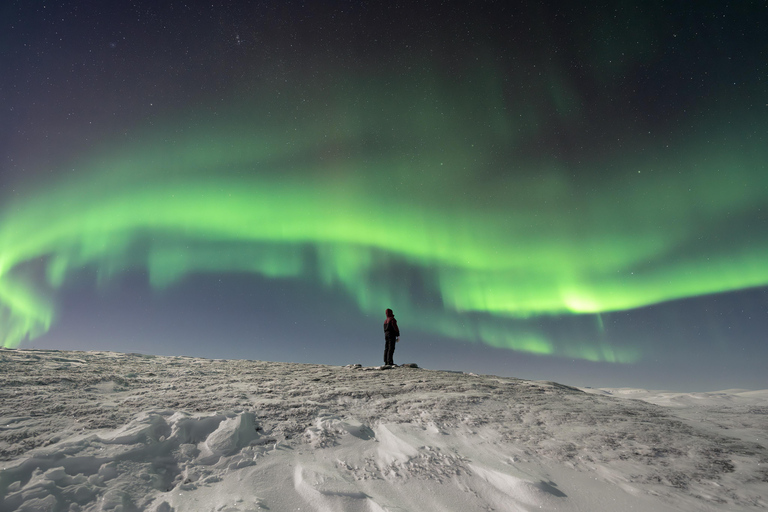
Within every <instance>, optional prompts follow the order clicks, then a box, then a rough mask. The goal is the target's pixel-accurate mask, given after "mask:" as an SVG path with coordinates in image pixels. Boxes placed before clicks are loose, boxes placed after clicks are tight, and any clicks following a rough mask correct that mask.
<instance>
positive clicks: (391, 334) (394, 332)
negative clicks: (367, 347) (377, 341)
mask: <svg viewBox="0 0 768 512" xmlns="http://www.w3.org/2000/svg"><path fill="white" fill-rule="evenodd" d="M386 314H387V319H386V320H384V341H385V342H386V345H385V347H384V364H388V365H394V364H395V362H394V360H393V357H394V355H395V343H397V342H398V341H400V339H399V338H400V329H398V328H397V320H395V314H394V313H393V312H392V310H391V309H387V311H386Z"/></svg>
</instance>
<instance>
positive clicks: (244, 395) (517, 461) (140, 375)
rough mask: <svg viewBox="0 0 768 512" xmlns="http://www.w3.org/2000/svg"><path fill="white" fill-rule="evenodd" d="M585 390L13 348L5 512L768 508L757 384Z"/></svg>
mask: <svg viewBox="0 0 768 512" xmlns="http://www.w3.org/2000/svg"><path fill="white" fill-rule="evenodd" d="M587 391H589V392H588V393H586V392H584V391H583V390H579V389H575V388H572V387H568V386H563V385H561V384H556V383H553V382H532V381H523V380H519V379H512V378H500V377H494V376H478V375H466V374H459V373H455V372H440V371H430V370H424V369H419V368H409V367H401V368H387V369H386V371H376V370H373V371H371V370H370V369H367V368H363V367H359V366H354V365H351V366H348V367H332V366H320V365H305V364H289V363H267V362H260V361H225V360H206V359H199V358H187V357H160V356H144V355H140V354H119V353H107V352H59V351H41V350H9V349H2V350H0V512H7V511H17V510H18V511H33V510H41V511H42V510H45V511H53V512H58V511H68V512H77V511H115V512H129V511H148V512H174V511H186V510H194V511H198V510H200V511H208V510H210V511H218V512H237V511H257V510H314V511H404V510H407V511H425V512H430V511H438V510H441V511H443V510H457V511H458V510H462V511H466V510H508V511H529V510H560V511H576V510H628V509H633V508H634V509H636V510H656V511H665V510H670V511H671V510H723V509H727V510H759V509H765V508H766V507H768V501H766V499H765V498H764V496H768V449H766V443H765V437H766V436H767V435H768V415H767V414H766V411H767V409H768V394H766V393H765V392H744V391H743V390H736V391H734V392H733V393H729V392H720V393H717V394H712V395H711V396H703V395H702V394H692V395H691V397H688V398H686V397H681V396H680V394H674V396H672V395H673V394H668V395H665V394H664V393H659V392H645V391H643V390H632V392H630V391H628V390H627V391H626V392H622V391H621V390H587ZM624 396H628V397H630V398H625V397H624ZM669 396H671V397H672V398H669ZM636 398H642V400H638V399H636ZM654 401H655V402H656V404H655V403H650V402H654ZM667 403H669V405H667ZM657 404H664V405H657ZM713 417H714V418H716V421H711V420H710V419H711V418H713ZM729 418H730V419H729Z"/></svg>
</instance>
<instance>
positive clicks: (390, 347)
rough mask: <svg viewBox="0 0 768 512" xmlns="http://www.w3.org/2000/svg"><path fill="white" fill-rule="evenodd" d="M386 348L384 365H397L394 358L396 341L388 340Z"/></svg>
mask: <svg viewBox="0 0 768 512" xmlns="http://www.w3.org/2000/svg"><path fill="white" fill-rule="evenodd" d="M386 342H387V344H386V347H385V349H384V364H395V363H394V361H393V357H394V354H395V340H394V339H392V338H386Z"/></svg>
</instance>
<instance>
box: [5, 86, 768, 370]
mask: <svg viewBox="0 0 768 512" xmlns="http://www.w3.org/2000/svg"><path fill="white" fill-rule="evenodd" d="M547 80H549V81H550V82H551V83H550V84H549V85H550V89H549V90H552V91H553V93H552V97H551V98H548V99H547V98H545V99H541V101H543V102H548V103H547V105H549V106H550V107H551V106H553V105H554V107H552V108H555V110H557V108H564V107H563V105H565V104H567V103H570V102H572V101H573V100H572V99H571V98H572V97H573V93H572V91H569V89H568V88H567V87H566V86H564V85H563V84H562V83H559V82H558V81H557V80H556V78H555V75H552V76H550V77H549V78H547ZM482 83H485V84H487V85H486V86H485V89H487V95H477V94H474V93H473V92H474V87H475V84H471V86H470V84H463V85H462V84H459V85H455V86H443V88H440V87H438V86H432V88H427V89H426V91H427V92H425V93H424V95H423V96H420V97H418V98H414V99H413V100H411V101H405V102H403V101H401V100H400V99H401V98H403V97H407V96H406V95H405V94H403V93H402V91H399V92H398V91H397V90H394V91H391V90H390V91H386V92H389V93H390V94H384V92H385V91H381V90H379V91H377V90H376V86H375V85H371V84H369V86H368V88H369V89H370V90H368V92H367V95H368V97H369V98H370V101H368V102H367V103H365V105H363V106H357V107H356V109H352V108H346V109H341V108H337V107H338V106H339V105H340V104H344V105H347V104H348V103H349V102H348V101H344V100H343V99H341V98H336V99H335V101H331V100H333V98H331V100H328V99H327V98H326V100H328V101H327V102H328V103H330V104H331V107H332V108H321V107H317V108H315V110H312V111H311V112H309V113H305V114H302V115H301V117H300V118H299V119H298V121H296V120H293V119H291V118H289V116H288V115H287V114H286V115H285V118H284V119H281V118H272V119H271V120H270V122H269V123H268V122H266V121H259V119H261V117H260V116H262V115H263V111H262V110H260V107H258V106H256V105H254V106H251V107H249V108H247V109H246V108H244V109H243V110H245V111H248V112H249V113H250V116H249V117H248V118H247V119H244V118H243V116H238V115H236V114H232V115H231V118H230V119H229V121H228V122H227V123H224V124H223V125H215V126H210V127H208V128H207V129H198V130H197V131H196V132H195V133H188V134H187V135H185V136H184V138H172V137H170V136H165V137H163V136H161V135H162V134H159V133H153V134H150V136H149V137H148V138H147V140H148V141H161V142H145V143H136V144H133V145H131V147H129V148H127V149H126V148H122V149H114V150H110V149H104V150H102V154H101V156H98V155H91V156H90V157H89V158H88V159H87V160H85V161H83V162H82V163H80V164H79V165H78V172H77V173H76V175H75V176H74V177H69V178H68V179H67V180H65V181H62V182H60V183H55V184H50V185H49V186H47V187H43V188H39V189H37V190H32V191H30V192H28V193H26V194H25V195H24V196H23V197H22V198H21V199H16V200H11V201H5V202H4V203H3V204H4V206H3V208H2V211H1V212H0V320H1V321H2V323H0V339H1V340H2V343H3V346H5V347H9V346H16V345H18V344H19V343H20V342H21V341H23V340H24V339H25V338H27V337H29V338H32V337H35V336H38V335H40V334H42V333H44V332H46V331H47V330H48V329H49V328H50V327H51V323H52V321H53V319H54V316H55V314H54V306H53V296H54V295H55V293H54V291H55V290H56V289H58V288H60V287H62V286H64V285H65V284H66V282H67V279H68V278H69V277H70V276H71V275H72V271H73V270H78V269H83V268H86V269H89V268H92V269H95V270H96V272H97V273H98V276H99V278H100V279H108V278H109V277H110V276H112V275H115V274H117V273H120V272H122V271H124V270H126V269H128V268H146V269H147V270H148V272H149V275H150V282H151V284H152V285H153V286H154V287H157V288H160V287H165V286H170V285H172V284H173V283H174V282H176V281H178V280H180V279H182V278H184V277H185V276H187V275H189V274H192V273H197V272H252V273H256V274H261V275H264V276H268V277H292V278H301V279H312V280H314V281H316V282H319V283H321V284H323V285H325V286H328V287H340V288H342V289H344V290H345V291H347V292H348V293H349V294H350V296H352V297H353V298H354V300H355V301H356V302H357V304H358V305H359V307H360V309H361V310H362V311H365V312H369V313H375V314H378V313H380V310H382V309H383V307H385V306H390V305H391V306H392V307H393V308H395V309H396V310H398V309H399V310H402V309H403V308H407V310H408V311H411V312H413V313H411V314H410V315H411V317H412V318H413V320H412V323H411V325H413V326H415V327H416V328H417V329H420V330H423V331H428V332H435V333H440V334H443V335H447V336H451V337H454V338H457V339H463V340H468V341H475V342H482V343H485V344H487V345H490V346H493V347H499V348H507V349H512V350H519V351H524V352H531V353H537V354H554V355H559V356H564V357H575V358H582V359H587V360H592V361H612V362H632V361H636V360H638V359H639V358H640V357H641V356H642V354H641V352H640V351H639V350H637V349H627V348H617V347H610V346H606V345H604V344H601V343H600V342H599V341H594V342H580V343H578V344H576V343H571V344H565V343H564V342H555V341H553V340H550V339H548V338H547V337H546V336H545V335H543V334H541V333H539V332H536V331H535V330H532V329H528V328H525V329H523V328H521V327H520V325H521V324H520V323H519V322H518V323H516V319H526V318H533V317H537V316H542V315H571V314H595V313H604V312H610V311H617V310H625V309H631V308H637V307H642V306H647V305H651V304H656V303H659V302H663V301H669V300H673V299H679V298H685V297H693V296H698V295H702V294H709V293H715V292H723V291H729V290H737V289H742V288H747V287H754V286H763V285H766V284H768V265H766V264H765V261H766V256H768V238H766V236H765V234H764V232H762V231H761V232H757V231H756V230H752V231H750V229H749V228H747V227H746V226H747V223H746V222H744V219H746V218H749V217H750V216H754V215H755V212H757V211H761V210H760V208H761V207H762V206H763V205H765V204H768V172H766V169H765V162H767V161H768V149H767V148H763V147H760V148H754V147H752V148H750V149H749V150H747V151H745V150H744V147H743V146H742V145H740V144H739V143H738V141H734V142H731V143H727V142H723V143H721V144H717V145H711V144H710V145H708V144H706V143H704V142H700V141H699V140H698V139H697V138H696V136H695V134H693V135H691V136H689V137H688V138H687V139H686V140H684V141H680V142H678V143H677V145H676V149H675V151H674V153H672V152H664V151H662V150H661V149H659V150H658V152H656V153H653V152H652V151H649V152H647V153H645V154H644V156H643V157H642V158H640V157H636V156H624V155H623V154H615V155H613V156H611V157H610V158H608V157H604V158H602V159H596V160H595V161H594V162H591V163H589V164H581V167H579V168H574V167H573V166H571V167H569V166H568V165H567V164H564V163H560V162H558V161H556V160H554V159H551V158H549V157H547V156H543V157H540V158H536V159H534V158H532V157H530V156H523V154H524V153H523V152H522V150H521V148H520V145H521V144H522V143H521V142H519V141H520V140H521V137H523V135H525V136H528V137H530V136H535V135H536V133H537V130H538V128H537V122H536V119H537V118H538V117H539V115H538V114H537V112H536V108H537V107H535V106H533V107H532V106H530V105H529V104H526V103H525V102H522V101H521V102H519V104H513V105H506V111H505V110H504V109H499V108H498V106H499V105H503V104H504V101H503V100H502V98H501V97H500V95H499V94H493V93H492V91H493V89H494V87H493V80H485V81H483V82H482ZM392 87H396V86H392ZM403 87H404V88H405V89H407V87H405V86H403ZM329 94H330V93H329ZM281 101H282V102H283V103H282V104H283V105H284V106H287V104H290V100H289V99H283V100H281ZM538 108H540V109H543V108H544V107H538ZM286 110H287V111H288V110H291V109H290V108H286ZM251 119H255V120H256V121H251ZM521 119H523V120H524V121H521ZM169 133H170V132H169ZM499 148H504V150H503V151H500V150H499ZM502 153H503V154H502ZM606 167H610V168H612V169H618V170H616V171H615V172H612V173H610V177H609V178H605V177H603V178H601V179H600V180H598V179H597V178H589V175H590V174H589V173H588V172H586V171H588V170H589V169H598V170H599V169H602V168H606ZM489 169H490V170H492V172H488V170H489ZM499 169H501V170H503V171H504V172H499ZM576 173H583V174H584V175H585V177H583V178H579V179H578V180H576V179H574V178H573V176H574V175H575V174H576ZM602 175H603V176H605V173H602ZM763 215H764V214H763ZM41 265H42V267H43V268H44V270H45V271H44V273H42V274H40V273H38V274H36V273H35V269H37V268H39V267H40V266H41ZM403 265H405V266H408V267H409V268H416V269H418V270H419V272H420V275H421V279H422V281H424V283H425V286H427V287H428V288H429V290H430V291H431V293H433V294H434V295H435V296H436V297H439V301H438V302H440V301H441V303H440V304H437V305H429V306H428V305H424V304H420V303H418V302H417V301H414V300H412V299H410V298H409V297H408V293H407V290H406V289H405V288H406V286H407V283H403V282H399V281H398V282H396V283H388V282H387V280H382V279H381V278H380V277H379V276H381V275H382V274H387V273H391V272H394V270H396V269H397V268H401V267H402V266H403ZM43 274H44V275H45V279H44V281H45V282H42V281H43V280H42V279H40V278H39V277H38V278H35V277H34V276H35V275H43ZM463 313H471V314H473V315H475V316H474V317H473V318H474V320H471V321H470V320H466V323H464V324H461V322H460V321H458V320H455V317H457V316H461V315H462V314H463ZM599 321H600V322H601V320H599ZM598 337H599V335H598V333H597V331H596V339H597V338H598Z"/></svg>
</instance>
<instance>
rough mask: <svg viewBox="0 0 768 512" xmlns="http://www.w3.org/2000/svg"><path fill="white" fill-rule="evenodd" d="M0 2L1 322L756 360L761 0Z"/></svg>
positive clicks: (66, 332) (677, 371)
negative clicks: (388, 312) (388, 320)
mask: <svg viewBox="0 0 768 512" xmlns="http://www.w3.org/2000/svg"><path fill="white" fill-rule="evenodd" d="M165 4H167V5H156V3H155V2H148V1H145V0H137V1H120V2H107V3H105V2H96V1H70V2H63V1H44V0H24V1H22V0H18V1H7V2H3V4H2V6H1V7H0V20H1V21H0V25H2V26H1V27H0V49H2V52H0V70H2V72H0V341H2V344H3V346H5V347H35V348H48V349H50V348H53V349H78V350H79V349H82V350H117V351H122V352H141V353H151V354H163V355H192V356H203V357H211V358H245V359H260V360H272V361H293V362H306V363H321V364H334V365H344V364H350V363H362V364H365V365H374V364H379V363H380V362H381V359H382V353H383V349H384V340H383V332H382V323H383V321H384V310H385V308H392V309H393V310H394V311H395V315H396V317H397V319H398V322H399V324H400V328H401V331H402V340H401V343H400V344H399V345H398V348H397V351H396V352H395V361H396V362H400V363H403V362H416V363H418V364H420V365H421V366H424V367H426V368H433V369H450V370H461V371H467V372H475V373H490V374H497V375H505V376H514V377H521V378H526V379H540V380H555V381H558V382H563V383H566V384H571V385H577V386H592V387H603V386H621V387H645V388H650V389H671V390H681V391H711V390H718V389H728V388H747V389H764V388H767V387H768V377H766V376H765V365H766V360H768V339H767V336H766V332H768V33H766V31H765V26H766V24H768V4H766V2H765V1H745V2H737V3H735V4H734V5H730V4H726V3H723V2H714V1H703V2H696V3H695V4H691V3H690V2H683V1H660V0H659V1H656V0H650V1H644V2H632V1H625V0H606V1H602V2H590V3H588V5H573V4H572V3H571V2H556V1H552V2H546V1H545V2H525V1H523V2H518V3H512V2H491V1H489V2H471V3H470V2H451V1H445V2H433V1H425V2H399V1H393V2H360V1H358V2H350V1H329V2H299V1H291V0H284V1H254V2H245V1H239V0H235V1H230V2H221V1H213V2H211V1H208V2H197V1H192V2H166V3H165Z"/></svg>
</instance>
